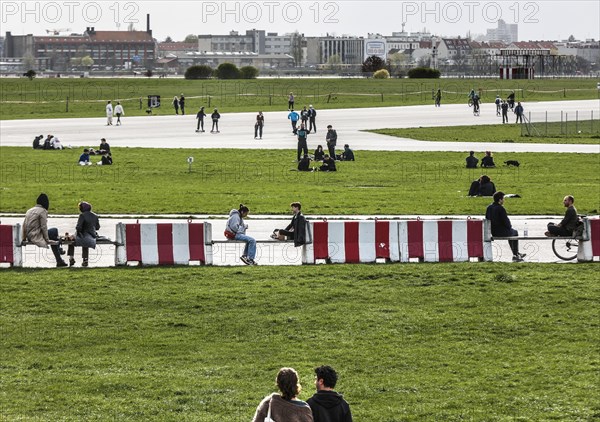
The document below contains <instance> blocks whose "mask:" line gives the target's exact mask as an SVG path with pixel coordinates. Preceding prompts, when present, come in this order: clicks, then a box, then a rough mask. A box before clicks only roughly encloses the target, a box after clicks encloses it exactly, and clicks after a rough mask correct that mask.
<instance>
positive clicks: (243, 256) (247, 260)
mask: <svg viewBox="0 0 600 422" xmlns="http://www.w3.org/2000/svg"><path fill="white" fill-rule="evenodd" d="M240 259H241V260H242V262H243V263H244V264H246V265H252V260H251V259H250V258H248V257H247V256H246V255H242V256H240Z"/></svg>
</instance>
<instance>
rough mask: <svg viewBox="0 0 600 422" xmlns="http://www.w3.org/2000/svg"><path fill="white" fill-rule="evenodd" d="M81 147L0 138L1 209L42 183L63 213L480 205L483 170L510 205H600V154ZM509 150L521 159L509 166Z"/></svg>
mask: <svg viewBox="0 0 600 422" xmlns="http://www.w3.org/2000/svg"><path fill="white" fill-rule="evenodd" d="M79 153H80V151H79V150H68V149H67V150H63V151H41V150H37V151H36V150H32V149H30V148H24V147H1V148H0V154H1V156H2V168H1V173H0V181H1V183H0V185H1V186H2V188H1V190H0V212H3V213H7V212H9V213H24V212H25V211H26V210H27V209H28V208H29V207H31V206H32V205H33V204H34V203H35V198H37V196H38V195H39V193H40V192H42V191H43V192H46V193H47V194H48V195H49V197H50V206H51V209H50V212H51V213H54V214H74V213H77V203H78V202H79V201H80V200H87V201H90V202H91V203H92V204H93V205H94V208H95V210H96V211H97V212H98V213H100V214H108V213H123V214H171V213H172V214H184V215H186V214H187V215H190V214H226V213H228V212H229V210H230V209H232V208H237V206H238V204H240V203H244V204H247V205H248V206H249V207H250V210H251V214H287V212H288V204H289V203H290V202H293V201H296V200H298V201H301V202H302V203H303V205H304V206H303V211H305V214H306V215H309V216H310V215H335V214H342V215H343V214H345V215H355V214H370V215H402V214H404V215H413V214H417V215H418V214H421V215H429V214H433V215H457V214H462V215H481V214H483V213H485V207H486V206H487V205H488V204H489V203H490V202H491V200H490V198H470V197H467V196H466V195H467V193H468V189H469V186H470V184H471V182H472V181H473V180H475V179H477V178H478V177H479V176H480V175H481V174H483V173H487V174H488V175H489V176H490V177H491V179H492V180H493V181H494V183H495V184H496V187H497V189H499V190H502V191H504V192H506V193H518V194H519V195H521V197H522V198H520V199H510V200H507V204H506V206H507V208H508V212H509V214H513V215H514V214H534V215H535V214H562V213H563V206H562V198H563V197H564V195H566V194H572V195H574V196H575V198H576V206H577V208H578V210H579V212H580V213H586V214H594V213H597V212H598V211H597V210H599V209H600V192H599V190H598V186H599V183H600V162H599V161H598V156H597V155H595V154H543V153H499V154H496V155H495V160H496V163H497V164H498V165H499V167H497V168H495V169H486V170H485V171H484V170H483V169H475V170H472V169H466V168H464V162H465V161H464V160H465V157H466V155H468V154H467V153H466V152H465V153H452V152H388V151H386V152H378V151H355V154H356V157H357V161H356V162H341V163H339V165H338V168H339V171H338V172H337V173H321V172H315V173H300V172H297V171H290V170H291V169H294V168H295V167H296V164H295V163H294V162H293V161H294V159H295V157H296V152H295V150H294V151H292V150H290V151H289V153H287V155H286V152H285V151H283V154H272V152H271V151H267V150H251V151H243V150H225V149H223V150H198V149H196V150H190V149H165V150H158V149H140V148H114V149H113V157H114V160H115V165H113V166H110V167H108V166H106V167H101V166H96V165H94V166H89V167H80V166H78V165H77V164H76V162H77V159H78V157H79ZM478 155H479V156H480V157H481V154H478ZM189 156H193V157H194V158H195V161H194V164H193V168H192V172H191V173H189V172H188V164H187V157H189ZM286 156H287V157H288V158H289V160H287V159H283V158H282V157H286ZM92 159H93V160H94V161H98V160H99V158H98V157H92ZM506 160H518V161H519V162H520V163H521V166H520V167H519V168H514V167H505V166H504V165H503V164H502V162H503V161H506Z"/></svg>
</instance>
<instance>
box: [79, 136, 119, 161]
mask: <svg viewBox="0 0 600 422" xmlns="http://www.w3.org/2000/svg"><path fill="white" fill-rule="evenodd" d="M90 155H100V156H102V158H101V159H100V161H98V162H97V163H96V164H97V165H99V166H110V165H112V163H113V159H112V153H111V152H110V145H109V144H108V142H106V139H105V138H102V139H101V140H100V147H99V148H98V149H96V150H95V149H94V148H84V150H83V153H82V154H81V155H80V156H79V165H80V166H91V165H92V163H91V162H90Z"/></svg>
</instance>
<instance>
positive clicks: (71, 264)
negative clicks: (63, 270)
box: [69, 258, 75, 267]
mask: <svg viewBox="0 0 600 422" xmlns="http://www.w3.org/2000/svg"><path fill="white" fill-rule="evenodd" d="M73 265H75V258H69V267H72V266H73Z"/></svg>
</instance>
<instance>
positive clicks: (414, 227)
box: [399, 218, 492, 262]
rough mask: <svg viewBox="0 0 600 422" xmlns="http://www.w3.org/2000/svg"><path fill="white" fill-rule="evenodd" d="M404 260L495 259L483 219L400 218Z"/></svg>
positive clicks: (401, 253) (459, 260) (454, 260)
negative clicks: (405, 219) (406, 219)
mask: <svg viewBox="0 0 600 422" xmlns="http://www.w3.org/2000/svg"><path fill="white" fill-rule="evenodd" d="M399 227H400V236H399V237H400V256H401V259H400V261H401V262H409V261H410V260H411V259H416V260H418V261H420V262H421V261H425V262H466V261H469V260H470V259H471V258H476V259H477V260H479V261H492V244H491V239H490V238H489V237H487V236H485V233H486V229H487V222H485V221H484V220H476V219H471V218H469V219H467V220H421V219H417V220H410V221H400V226H399Z"/></svg>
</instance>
